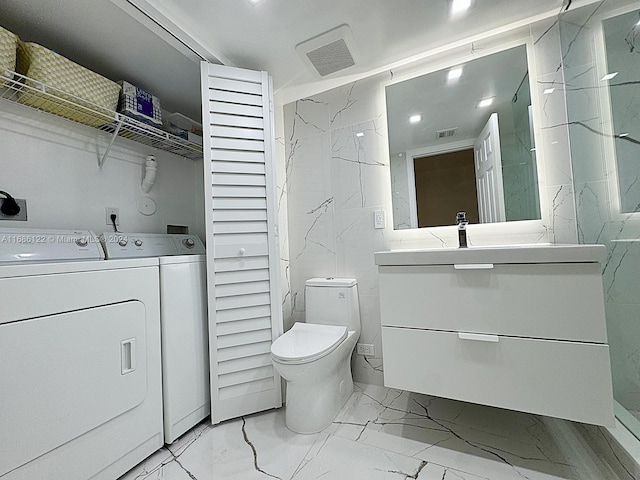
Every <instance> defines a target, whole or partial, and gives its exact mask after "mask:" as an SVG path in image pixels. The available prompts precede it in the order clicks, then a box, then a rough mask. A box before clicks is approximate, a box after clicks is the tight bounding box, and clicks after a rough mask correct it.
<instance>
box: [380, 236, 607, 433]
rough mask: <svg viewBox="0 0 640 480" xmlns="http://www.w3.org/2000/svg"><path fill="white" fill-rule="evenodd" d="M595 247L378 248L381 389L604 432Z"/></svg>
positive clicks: (599, 257) (600, 252)
mask: <svg viewBox="0 0 640 480" xmlns="http://www.w3.org/2000/svg"><path fill="white" fill-rule="evenodd" d="M604 258H605V247H604V246H602V245H530V246H506V247H472V248H466V249H458V248H443V249H428V250H397V251H386V252H377V253H376V254H375V262H376V264H377V265H378V271H379V280H380V310H381V318H382V347H383V357H384V383H385V385H386V386H388V387H393V388H399V389H403V390H408V391H413V392H420V393H425V394H429V395H434V396H438V397H445V398H452V399H456V400H463V401H468V402H473V403H479V404H484V405H491V406H495V407H501V408H507V409H511V410H519V411H524V412H531V413H537V414H541V415H548V416H552V417H559V418H565V419H569V420H575V421H579V422H585V423H592V424H598V425H608V426H610V425H613V424H614V416H613V393H612V385H611V368H610V361H609V346H608V345H607V334H606V324H605V314H604V298H603V290H602V275H601V265H600V263H601V262H602V261H603V260H604Z"/></svg>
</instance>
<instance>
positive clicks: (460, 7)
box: [450, 0, 472, 15]
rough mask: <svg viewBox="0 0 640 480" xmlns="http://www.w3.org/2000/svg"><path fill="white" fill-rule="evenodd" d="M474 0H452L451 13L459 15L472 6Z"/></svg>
mask: <svg viewBox="0 0 640 480" xmlns="http://www.w3.org/2000/svg"><path fill="white" fill-rule="evenodd" d="M471 5H472V0H451V10H450V11H451V15H459V14H461V13H464V12H466V11H467V10H469V9H470V8H471Z"/></svg>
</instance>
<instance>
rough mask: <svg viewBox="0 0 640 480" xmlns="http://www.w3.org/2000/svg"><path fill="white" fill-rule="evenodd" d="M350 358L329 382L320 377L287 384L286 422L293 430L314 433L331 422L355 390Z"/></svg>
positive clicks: (342, 363) (341, 365)
mask: <svg viewBox="0 0 640 480" xmlns="http://www.w3.org/2000/svg"><path fill="white" fill-rule="evenodd" d="M348 360H350V359H347V360H345V361H343V362H341V364H340V366H339V367H338V369H339V372H337V373H336V374H335V375H331V377H332V378H331V379H330V380H329V381H328V382H327V383H328V384H327V383H323V382H322V380H323V379H320V378H318V379H317V383H316V384H311V385H309V384H306V385H303V384H299V383H288V384H287V394H286V406H285V422H286V424H287V428H288V429H289V430H292V431H294V432H296V433H304V434H311V433H318V432H320V431H322V430H324V429H325V428H327V427H328V426H329V425H331V422H333V419H334V418H336V415H337V414H338V412H339V411H340V409H341V408H342V407H343V406H344V404H345V403H346V401H347V399H348V398H349V397H350V396H351V394H352V393H353V379H352V377H351V365H350V363H351V362H349V361H348ZM333 377H335V378H333ZM325 380H328V379H325Z"/></svg>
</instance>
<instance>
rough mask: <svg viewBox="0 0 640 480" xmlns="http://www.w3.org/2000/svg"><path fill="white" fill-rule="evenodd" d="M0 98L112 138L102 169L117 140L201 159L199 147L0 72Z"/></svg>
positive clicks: (47, 86)
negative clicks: (95, 129) (118, 137)
mask: <svg viewBox="0 0 640 480" xmlns="http://www.w3.org/2000/svg"><path fill="white" fill-rule="evenodd" d="M0 98H3V99H6V100H10V101H13V102H16V103H19V104H22V105H25V106H26V107H29V108H32V109H35V110H40V111H44V112H48V113H51V114H53V115H57V116H59V117H62V118H65V119H67V120H70V121H72V122H75V123H79V124H83V125H89V126H91V127H94V128H97V129H98V130H101V131H103V132H107V133H110V134H112V138H111V141H110V142H109V146H108V147H107V149H106V151H105V152H104V154H103V157H102V161H101V162H99V165H100V166H102V163H104V160H105V158H106V157H107V155H108V154H109V150H110V148H111V145H112V144H113V142H114V140H115V138H116V137H117V136H120V137H124V138H128V139H130V140H133V141H135V142H138V143H142V144H144V145H147V146H149V147H153V148H157V149H160V150H164V151H166V152H170V153H174V154H176V155H180V156H182V157H186V158H189V159H192V160H199V159H201V158H202V145H199V144H197V143H193V142H190V141H188V140H185V139H183V138H180V137H178V136H176V135H172V134H171V133H168V132H165V131H163V130H160V129H158V128H156V127H153V126H151V125H147V124H146V123H143V122H140V121H138V120H136V119H134V118H131V117H127V116H126V115H122V114H120V113H118V112H114V111H111V110H108V109H106V108H103V107H101V106H99V105H95V104H93V103H90V102H88V101H86V100H84V99H82V98H79V97H76V96H74V95H71V94H69V93H66V92H64V91H62V90H59V89H57V88H54V87H51V86H49V85H46V84H44V83H42V82H38V81H36V80H33V79H32V78H29V77H26V76H24V75H20V74H19V73H15V72H8V71H6V70H2V69H0Z"/></svg>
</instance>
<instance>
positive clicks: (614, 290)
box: [560, 0, 640, 433]
mask: <svg viewBox="0 0 640 480" xmlns="http://www.w3.org/2000/svg"><path fill="white" fill-rule="evenodd" d="M626 12H631V13H626ZM625 13H626V15H627V17H628V18H627V24H626V27H624V28H620V29H619V31H618V32H617V35H616V34H615V32H614V34H613V35H610V36H609V37H610V38H608V39H607V46H608V47H611V46H612V45H615V44H617V45H618V46H617V47H615V49H617V50H618V52H619V54H620V55H626V57H625V58H626V60H625V62H626V63H627V65H626V67H629V68H625V69H620V73H619V75H618V76H617V77H615V78H613V79H611V80H609V81H608V88H607V82H603V81H602V79H601V78H602V76H603V75H604V73H606V72H604V70H603V69H605V68H606V67H605V64H604V59H603V55H604V46H603V44H602V39H601V37H600V33H601V30H600V28H601V25H602V21H603V19H605V18H608V17H612V16H616V17H618V16H619V15H622V14H625ZM639 14H640V11H639V10H638V2H631V1H623V0H604V1H601V2H598V3H596V4H593V5H589V6H586V7H583V8H581V9H577V10H575V11H572V12H567V13H566V14H563V15H562V16H561V17H560V27H561V33H562V46H563V64H564V75H565V82H566V87H565V89H566V92H567V106H568V113H569V117H568V121H569V129H570V136H571V150H572V153H573V172H574V177H575V192H576V203H577V214H578V235H579V241H580V243H603V244H605V245H606V246H607V260H606V263H605V265H604V271H603V275H604V276H603V279H604V289H605V302H606V315H607V331H608V337H609V346H610V349H611V360H612V373H613V386H614V397H615V399H616V400H617V401H618V402H619V403H620V404H622V406H623V407H625V408H627V409H628V410H630V411H632V412H638V411H640V280H639V277H638V268H637V266H638V262H639V261H640V240H638V239H639V238H640V214H639V213H638V207H635V213H621V212H625V211H626V212H629V211H631V212H633V210H634V208H631V209H629V208H628V206H629V205H630V204H631V205H637V195H638V194H637V192H636V191H634V186H635V185H636V184H637V183H638V176H637V175H638V167H637V157H638V152H639V151H640V150H639V146H638V144H639V143H640V142H639V141H640V138H638V126H637V125H638V121H637V118H638V115H639V114H640V109H639V108H638V104H637V99H638V98H640V89H639V88H638V71H639V70H638V65H640V57H639V56H638V54H637V52H635V51H634V48H633V38H634V37H637V36H638V34H640V31H638V32H635V31H634V28H636V27H637V25H635V26H634V24H635V23H636V22H637V20H638V17H639ZM620 18H622V17H620ZM628 40H631V43H628V42H627V41H628ZM608 54H609V57H612V56H613V52H612V51H609V52H608ZM610 60H611V58H610ZM616 70H618V68H616ZM620 93H622V95H620ZM616 95H617V98H616ZM609 102H611V103H609ZM609 105H610V106H609ZM610 112H613V113H614V120H615V116H616V115H619V116H621V117H622V118H623V120H624V122H622V124H624V123H625V122H626V123H627V125H628V126H631V127H634V129H632V130H629V131H626V130H625V131H616V128H615V127H616V124H615V122H614V121H612V120H611V113H610ZM618 127H619V125H618ZM619 133H629V135H628V136H626V137H624V138H617V139H616V135H617V134H619ZM621 145H622V146H624V147H625V148H624V149H620V148H618V147H619V146H621ZM634 170H635V173H634ZM621 206H622V208H621ZM625 206H626V207H627V208H625ZM635 427H636V428H637V429H638V432H639V433H640V424H637V425H636V426H635Z"/></svg>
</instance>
